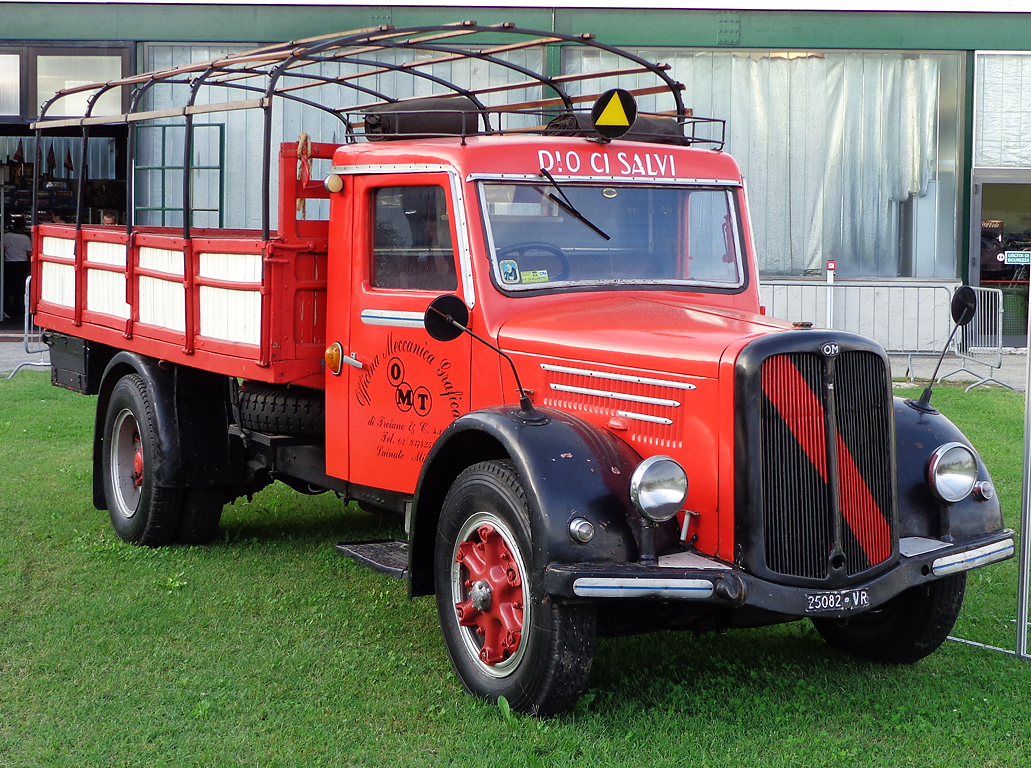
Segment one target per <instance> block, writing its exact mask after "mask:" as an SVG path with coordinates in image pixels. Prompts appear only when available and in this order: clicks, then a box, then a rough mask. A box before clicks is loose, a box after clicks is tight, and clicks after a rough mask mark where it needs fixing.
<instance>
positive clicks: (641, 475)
mask: <svg viewBox="0 0 1031 768" xmlns="http://www.w3.org/2000/svg"><path fill="white" fill-rule="evenodd" d="M671 470H672V471H671ZM680 478H682V484H683V492H682V493H681V489H680V484H681V481H680ZM656 483H659V484H661V483H666V485H665V486H662V485H659V486H655V485H654V484H656ZM688 487H689V483H688V479H687V471H686V470H685V469H684V468H683V467H682V466H681V465H680V462H678V461H677V460H676V459H674V458H672V457H671V456H666V455H663V454H658V455H656V456H649V457H648V458H647V459H645V460H644V461H642V462H641V463H640V464H638V465H637V468H636V469H634V472H633V474H632V475H631V476H630V501H631V503H632V504H633V505H634V509H636V510H637V511H638V512H639V513H640V514H641V516H642V517H643V518H644V519H645V520H648V521H650V522H652V523H664V522H666V521H667V520H672V519H673V517H675V516H676V514H677V512H679V511H680V510H681V509H683V508H684V504H686V503H687V492H688ZM657 494H658V497H657V496H656V495H657ZM663 497H665V498H663ZM674 507H675V508H674Z"/></svg>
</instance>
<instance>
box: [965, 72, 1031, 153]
mask: <svg viewBox="0 0 1031 768" xmlns="http://www.w3.org/2000/svg"><path fill="white" fill-rule="evenodd" d="M975 71H976V75H975V77H976V87H975V89H974V93H975V100H976V103H975V105H974V114H975V125H976V126H977V127H976V130H975V132H974V133H975V137H976V139H975V142H974V165H976V166H979V167H984V168H1028V167H1031V141H1028V140H1027V137H1028V134H1029V133H1031V56H1029V55H1019V54H1002V53H999V54H989V53H985V54H978V56H977V65H976V68H975Z"/></svg>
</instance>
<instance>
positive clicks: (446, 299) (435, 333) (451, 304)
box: [422, 294, 469, 341]
mask: <svg viewBox="0 0 1031 768" xmlns="http://www.w3.org/2000/svg"><path fill="white" fill-rule="evenodd" d="M422 322H423V325H424V326H425V327H426V333H428V334H429V335H430V336H432V337H433V338H434V339H436V340H437V341H454V340H455V339H457V338H458V337H459V336H461V335H462V333H463V332H464V331H465V329H466V326H467V325H468V324H469V308H468V307H467V306H465V302H464V301H462V300H461V299H460V298H458V297H457V296H454V295H452V294H444V295H443V296H438V297H437V298H435V299H434V300H433V301H431V302H430V305H429V306H428V307H426V314H425V315H423V318H422Z"/></svg>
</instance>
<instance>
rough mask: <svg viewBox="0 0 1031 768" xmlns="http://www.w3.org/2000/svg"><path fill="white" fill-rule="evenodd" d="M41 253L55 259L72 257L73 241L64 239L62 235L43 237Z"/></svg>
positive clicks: (73, 255) (73, 250)
mask: <svg viewBox="0 0 1031 768" xmlns="http://www.w3.org/2000/svg"><path fill="white" fill-rule="evenodd" d="M43 255H44V256H53V257H54V258H55V259H74V258H75V241H74V240H65V239H64V238H63V237H44V238H43Z"/></svg>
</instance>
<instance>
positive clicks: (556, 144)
mask: <svg viewBox="0 0 1031 768" xmlns="http://www.w3.org/2000/svg"><path fill="white" fill-rule="evenodd" d="M395 164H396V165H398V166H410V165H438V164H439V165H441V166H449V167H453V168H455V169H456V170H457V171H459V172H460V173H462V174H463V177H464V178H469V177H470V176H472V177H476V176H482V177H494V178H498V177H501V176H506V177H513V176H514V177H518V176H527V177H529V176H533V177H534V178H536V179H540V169H541V168H542V167H543V168H546V169H547V170H548V171H549V172H551V173H552V174H553V175H554V176H555V177H556V178H565V179H567V180H578V179H579V180H584V181H586V180H589V179H621V180H624V181H631V182H649V181H666V182H670V181H678V182H684V183H692V182H693V183H702V184H720V185H739V184H740V183H741V174H740V170H739V169H738V166H737V163H736V162H735V161H734V159H733V158H732V157H730V156H729V155H727V154H724V153H722V152H717V151H714V150H711V149H700V148H695V147H680V146H674V145H668V144H651V143H641V142H635V141H626V140H619V139H617V140H614V141H611V142H608V143H605V144H600V143H598V142H596V141H591V140H589V139H583V138H568V137H556V136H475V137H468V138H449V139H443V138H436V139H408V140H403V141H392V142H389V143H388V142H382V143H380V142H376V143H362V144H346V145H344V146H341V147H339V148H338V149H337V150H336V152H335V153H334V156H333V168H332V170H333V172H334V173H354V172H356V171H359V170H361V169H363V168H366V167H368V168H382V166H384V165H395Z"/></svg>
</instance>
